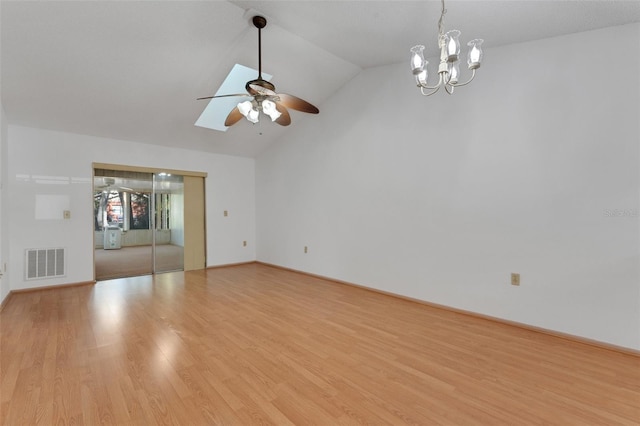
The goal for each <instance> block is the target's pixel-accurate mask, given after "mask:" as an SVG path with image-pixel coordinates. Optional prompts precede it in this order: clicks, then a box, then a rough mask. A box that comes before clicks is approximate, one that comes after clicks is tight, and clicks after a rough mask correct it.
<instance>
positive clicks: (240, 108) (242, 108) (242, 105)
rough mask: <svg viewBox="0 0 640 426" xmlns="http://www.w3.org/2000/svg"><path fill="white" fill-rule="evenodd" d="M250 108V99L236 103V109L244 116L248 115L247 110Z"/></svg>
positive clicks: (251, 105)
mask: <svg viewBox="0 0 640 426" xmlns="http://www.w3.org/2000/svg"><path fill="white" fill-rule="evenodd" d="M252 109H253V104H252V103H251V101H244V102H240V103H239V104H238V111H240V114H242V115H244V116H245V117H248V116H249V111H251V110H252Z"/></svg>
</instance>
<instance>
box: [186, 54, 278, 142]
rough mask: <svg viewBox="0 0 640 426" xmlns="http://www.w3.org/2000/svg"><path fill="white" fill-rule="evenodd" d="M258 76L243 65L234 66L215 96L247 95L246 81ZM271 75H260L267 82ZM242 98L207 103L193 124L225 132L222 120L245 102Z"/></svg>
mask: <svg viewBox="0 0 640 426" xmlns="http://www.w3.org/2000/svg"><path fill="white" fill-rule="evenodd" d="M257 76H258V71H257V70H254V69H253V68H249V67H245V66H244V65H240V64H235V65H234V66H233V68H232V69H231V71H230V72H229V75H227V78H225V79H224V81H223V82H222V84H221V85H220V87H219V88H218V90H217V91H216V93H215V94H216V96H217V95H230V94H234V93H247V91H246V90H245V88H244V85H245V84H246V83H247V81H250V80H254V79H256V78H257ZM271 77H272V76H271V75H269V74H266V73H262V78H263V79H265V80H267V81H269V80H271ZM247 99H248V97H247V98H243V97H240V96H238V97H229V98H214V99H211V100H210V101H209V103H208V104H207V106H206V107H205V109H204V111H202V114H200V117H199V118H198V120H197V121H196V122H195V125H196V126H198V127H206V128H208V129H213V130H219V131H221V132H226V131H227V129H228V127H226V126H225V125H224V120H225V119H226V118H227V115H229V113H230V112H231V110H232V109H233V108H234V107H235V106H236V105H238V103H239V102H242V101H244V100H247Z"/></svg>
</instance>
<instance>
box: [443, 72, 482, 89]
mask: <svg viewBox="0 0 640 426" xmlns="http://www.w3.org/2000/svg"><path fill="white" fill-rule="evenodd" d="M475 76H476V70H471V77H470V78H469V80H467V81H465V82H464V83H456V84H449V85H450V86H453V87H460V86H466V85H467V84H469V83H471V81H473V79H474V77H475Z"/></svg>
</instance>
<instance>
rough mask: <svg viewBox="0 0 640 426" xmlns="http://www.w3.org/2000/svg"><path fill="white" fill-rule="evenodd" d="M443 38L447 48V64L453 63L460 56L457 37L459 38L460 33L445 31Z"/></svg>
mask: <svg viewBox="0 0 640 426" xmlns="http://www.w3.org/2000/svg"><path fill="white" fill-rule="evenodd" d="M444 36H445V40H446V46H447V62H455V61H457V60H458V56H459V55H460V40H459V39H458V37H460V31H458V30H451V31H447V33H446V34H445V35H444Z"/></svg>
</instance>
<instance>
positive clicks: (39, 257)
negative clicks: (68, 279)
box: [25, 248, 65, 280]
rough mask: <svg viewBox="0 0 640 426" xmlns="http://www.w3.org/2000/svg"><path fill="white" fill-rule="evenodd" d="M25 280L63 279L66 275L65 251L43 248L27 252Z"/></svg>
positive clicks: (62, 249)
mask: <svg viewBox="0 0 640 426" xmlns="http://www.w3.org/2000/svg"><path fill="white" fill-rule="evenodd" d="M25 265H26V268H25V279H27V280H41V279H44V278H54V277H63V276H64V275H65V249H64V248H43V249H27V250H26V251H25Z"/></svg>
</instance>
